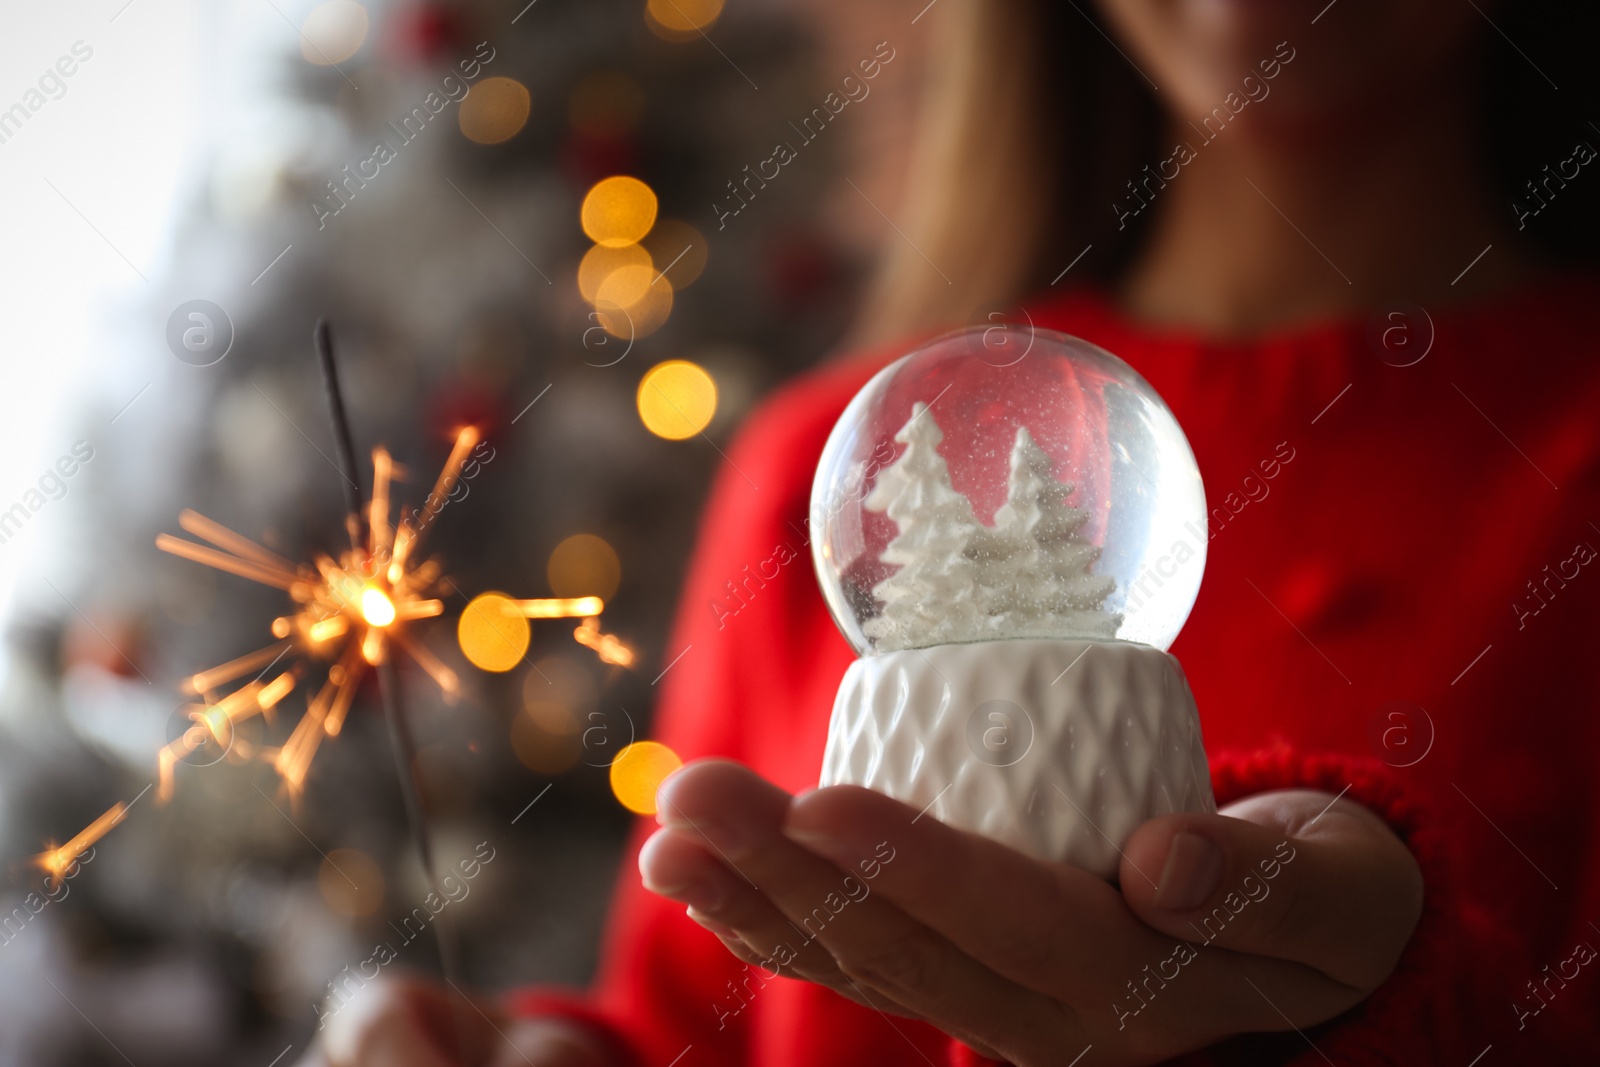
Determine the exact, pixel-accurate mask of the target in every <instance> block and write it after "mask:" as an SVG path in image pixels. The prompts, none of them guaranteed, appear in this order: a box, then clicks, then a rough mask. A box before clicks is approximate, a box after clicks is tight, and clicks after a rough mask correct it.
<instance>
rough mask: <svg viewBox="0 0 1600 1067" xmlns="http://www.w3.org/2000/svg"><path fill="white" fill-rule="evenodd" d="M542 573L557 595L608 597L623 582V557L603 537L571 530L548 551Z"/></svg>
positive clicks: (613, 593) (614, 593) (614, 592)
mask: <svg viewBox="0 0 1600 1067" xmlns="http://www.w3.org/2000/svg"><path fill="white" fill-rule="evenodd" d="M545 576H546V577H547V578H548V579H549V580H550V590H551V592H553V593H555V594H556V595H557V596H561V597H579V596H593V597H598V598H601V599H610V598H611V597H613V596H615V595H616V592H617V586H619V585H621V584H622V561H621V560H620V559H619V558H618V557H617V550H616V549H614V548H612V547H611V545H610V544H608V543H607V542H606V540H605V539H604V538H602V537H597V536H595V535H594V534H590V533H580V534H573V535H572V536H571V537H568V538H566V539H565V540H563V541H562V542H561V543H560V544H558V545H557V546H556V547H555V549H554V550H553V551H551V553H550V561H549V562H548V563H547V564H546V565H545Z"/></svg>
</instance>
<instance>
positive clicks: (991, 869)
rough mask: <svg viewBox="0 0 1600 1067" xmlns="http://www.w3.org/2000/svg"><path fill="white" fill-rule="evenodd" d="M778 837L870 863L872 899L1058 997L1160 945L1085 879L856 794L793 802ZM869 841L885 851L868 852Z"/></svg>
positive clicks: (851, 790) (1117, 900)
mask: <svg viewBox="0 0 1600 1067" xmlns="http://www.w3.org/2000/svg"><path fill="white" fill-rule="evenodd" d="M785 833H786V834H787V835H788V836H789V837H790V838H791V839H793V840H794V841H796V842H798V843H800V844H802V845H804V846H806V847H807V848H809V849H811V850H813V851H815V852H816V853H818V854H819V855H822V856H826V857H828V858H829V859H832V860H833V861H834V862H836V863H840V864H845V863H848V862H850V861H851V859H852V858H853V857H861V856H866V857H869V858H872V859H875V860H878V861H879V862H876V863H874V864H872V865H871V866H870V867H869V868H868V869H869V870H870V871H871V873H872V874H873V875H874V878H873V880H872V881H871V883H870V884H871V885H872V887H873V889H874V891H875V892H878V893H881V894H883V895H884V896H885V897H886V898H887V899H889V900H892V901H893V902H894V903H895V904H896V905H897V906H898V907H899V908H901V909H902V910H904V911H905V912H906V913H907V914H909V915H911V916H912V917H914V918H916V919H918V920H920V921H921V922H922V923H924V924H926V925H928V926H931V927H933V928H934V929H936V930H938V931H940V932H941V933H942V934H944V936H946V937H948V938H949V939H950V940H951V941H953V942H954V943H955V944H956V945H957V946H959V947H960V948H961V949H963V950H964V951H966V952H967V953H969V954H971V955H973V956H975V957H977V958H978V959H980V960H982V961H983V962H984V963H986V964H988V965H989V966H990V967H992V968H994V969H995V970H996V971H998V972H999V973H1000V974H1003V975H1005V976H1006V977H1008V978H1010V979H1011V980H1013V981H1015V982H1018V983H1021V984H1023V985H1026V986H1028V987H1030V988H1033V989H1045V990H1050V991H1051V992H1053V993H1054V994H1056V995H1057V996H1060V997H1062V998H1063V999H1066V1000H1069V1001H1074V1002H1077V1001H1081V1000H1085V999H1088V998H1091V997H1093V998H1095V999H1097V1000H1098V999H1103V996H1104V993H1105V990H1106V988H1107V978H1106V975H1107V974H1108V973H1109V974H1122V973H1136V972H1137V971H1138V969H1139V967H1140V966H1142V965H1143V964H1144V963H1145V962H1146V961H1148V960H1150V959H1152V958H1156V954H1157V953H1158V952H1162V951H1164V950H1165V949H1166V948H1168V947H1169V945H1170V941H1171V939H1170V938H1166V937H1161V936H1158V935H1157V934H1155V933H1154V932H1153V931H1151V930H1150V929H1148V928H1147V927H1146V926H1145V925H1144V924H1143V923H1140V922H1139V921H1137V920H1136V919H1135V918H1134V917H1133V916H1132V915H1130V914H1129V913H1128V909H1127V906H1126V905H1125V904H1124V903H1123V900H1122V897H1121V894H1119V893H1118V892H1117V891H1116V889H1115V888H1113V887H1112V886H1110V885H1108V884H1106V883H1105V882H1104V881H1102V880H1101V879H1099V878H1096V877H1095V876H1094V875H1091V874H1088V873H1087V872H1084V871H1080V870H1077V869H1075V868H1071V867H1066V866H1063V865H1059V864H1044V863H1040V862H1038V861H1037V860H1034V859H1032V858H1030V857H1028V856H1025V855H1023V854H1022V853H1020V852H1017V851H1016V850H1014V849H1010V848H1007V847H1006V846H1004V845H1001V844H999V843H997V842H995V841H991V840H989V839H988V838H985V837H980V836H978V835H976V834H970V833H967V832H966V831H963V830H957V829H955V828H954V827H951V826H947V825H945V824H944V823H941V822H939V821H938V820H936V819H934V818H932V817H930V816H920V817H919V816H918V815H917V813H916V812H915V811H913V810H912V809H910V808H908V807H907V806H906V805H904V804H901V803H899V802H898V801H895V800H892V799H890V798H888V797H885V796H881V795H879V794H878V793H874V792H872V791H870V790H867V789H861V788H859V787H856V786H835V787H831V788H828V789H819V790H817V791H815V792H813V793H808V794H806V795H805V796H802V797H800V798H798V799H796V800H795V802H794V805H793V806H792V808H791V810H790V813H789V817H788V820H787V823H786V825H785ZM879 842H883V843H886V845H887V846H888V849H889V850H890V851H889V852H887V853H882V852H880V853H879V854H878V855H874V849H876V848H879V845H878V843H879ZM886 856H887V857H889V862H882V860H883V859H884V858H885V857H886ZM866 873H867V871H866V870H863V875H865V874H866Z"/></svg>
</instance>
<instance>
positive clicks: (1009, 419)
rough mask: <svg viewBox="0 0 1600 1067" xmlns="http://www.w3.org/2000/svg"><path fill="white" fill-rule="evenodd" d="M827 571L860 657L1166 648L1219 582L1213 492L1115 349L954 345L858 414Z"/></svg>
mask: <svg viewBox="0 0 1600 1067" xmlns="http://www.w3.org/2000/svg"><path fill="white" fill-rule="evenodd" d="M811 528H812V531H813V535H814V536H813V538H812V555H813V559H814V561H815V563H816V567H817V574H818V577H819V579H820V581H821V584H822V589H823V593H824V595H825V597H826V598H827V601H828V606H829V608H830V609H831V610H832V612H833V617H834V619H835V620H836V621H837V622H838V624H839V627H840V629H841V630H842V631H843V632H844V635H845V637H846V638H847V639H848V640H849V641H850V643H851V644H852V645H854V646H855V649H856V651H857V652H858V653H861V654H863V655H866V654H870V653H881V652H893V651H898V650H903V649H913V648H929V647H932V646H936V645H952V644H964V643H971V642H979V641H1007V640H1014V639H1023V638H1054V639H1088V640H1121V641H1130V642H1138V643H1141V644H1145V645H1150V646H1153V647H1155V648H1158V649H1162V650H1165V649H1166V648H1167V647H1168V646H1169V645H1171V643H1172V641H1173V639H1174V638H1175V637H1176V636H1177V634H1178V630H1179V629H1180V628H1181V627H1182V626H1183V622H1184V619H1185V618H1187V616H1188V614H1189V609H1190V608H1191V607H1192V606H1193V604H1194V598H1195V594H1196V593H1197V592H1198V590H1199V587H1200V577H1201V572H1202V571H1203V570H1204V567H1205V554H1206V540H1207V538H1206V509H1205V491H1204V489H1203V487H1202V485H1201V481H1200V472H1199V469H1198V467H1197V466H1196V464H1195V459H1194V454H1193V452H1191V451H1190V449H1189V443H1188V441H1187V440H1186V439H1185V438H1184V435H1183V431H1182V430H1181V429H1180V428H1179V426H1178V423H1177V421H1176V420H1175V419H1174V418H1173V416H1172V413H1171V412H1170V411H1169V410H1167V406H1166V404H1165V403H1164V402H1163V401H1162V400H1161V398H1160V397H1159V396H1158V395H1157V394H1156V392H1155V390H1153V389H1152V388H1151V387H1150V386H1149V384H1148V383H1146V382H1145V380H1144V379H1143V378H1141V377H1140V376H1139V375H1138V374H1137V373H1136V372H1135V371H1134V370H1133V368H1131V367H1129V366H1128V365H1127V364H1126V363H1124V362H1122V360H1120V359H1118V358H1117V357H1115V356H1113V355H1111V354H1110V353H1109V352H1106V351H1105V350H1103V349H1100V348H1097V347H1095V346H1094V345H1091V344H1089V343H1088V342H1086V341H1082V340H1079V339H1078V338H1075V337H1069V336H1067V335H1065V334H1060V333H1055V332H1051V331H1046V330H1040V329H1036V328H1034V327H1032V326H1016V325H995V326H989V327H986V328H974V329H970V330H965V331H961V332H957V333H952V334H948V335H946V336H944V337H941V338H939V339H937V340H934V341H932V342H930V343H928V344H926V345H924V346H923V347H921V348H919V349H917V350H916V351H914V352H912V353H911V354H910V355H908V356H906V357H904V358H903V359H900V360H899V361H897V362H895V363H894V364H892V365H891V366H889V367H887V368H885V369H884V370H883V371H881V372H880V373H879V374H878V375H877V376H876V377H875V378H873V379H872V381H871V382H870V383H868V385H867V386H866V387H865V388H864V389H863V390H862V391H861V392H860V393H859V394H858V395H857V396H856V398H855V400H854V401H852V402H851V404H850V406H849V408H848V409H846V411H845V413H844V415H843V416H842V417H841V418H840V420H839V423H838V425H837V426H836V427H835V428H834V431H833V434H832V436H831V437H829V439H828V443H827V447H826V448H825V449H824V451H823V454H822V460H821V462H820V464H819V465H818V468H817V477H816V482H815V483H814V485H813V487H812V493H811Z"/></svg>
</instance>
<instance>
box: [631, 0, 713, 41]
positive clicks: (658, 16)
mask: <svg viewBox="0 0 1600 1067" xmlns="http://www.w3.org/2000/svg"><path fill="white" fill-rule="evenodd" d="M722 6H723V0H649V2H648V3H647V4H646V5H645V21H646V22H647V23H648V24H649V26H650V28H651V29H652V30H654V31H655V32H656V34H657V36H660V37H665V38H666V39H667V40H669V41H678V40H684V39H686V38H688V37H693V36H696V35H698V34H699V33H700V32H701V31H702V30H705V29H706V28H707V27H709V26H710V25H711V24H712V23H713V22H716V21H717V16H718V15H721V14H722Z"/></svg>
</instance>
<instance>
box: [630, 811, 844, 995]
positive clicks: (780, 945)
mask: <svg viewBox="0 0 1600 1067" xmlns="http://www.w3.org/2000/svg"><path fill="white" fill-rule="evenodd" d="M712 848H713V846H712V845H711V842H710V840H709V839H708V838H705V837H703V836H701V835H700V834H699V833H697V832H696V831H694V830H687V831H685V830H678V829H672V828H667V829H663V830H658V831H657V832H656V833H655V835H654V836H652V837H651V838H650V840H648V841H646V842H645V844H644V848H642V849H640V850H639V873H640V875H641V876H642V877H643V878H644V884H645V888H647V889H649V890H650V891H651V892H652V893H659V894H660V895H662V896H664V897H670V898H672V899H673V900H676V901H679V902H681V903H683V904H685V905H686V906H687V907H688V911H689V917H690V918H691V919H693V920H694V921H695V922H698V923H699V924H700V925H702V926H704V927H705V928H706V929H708V930H710V931H711V932H712V933H714V934H716V935H717V936H718V937H719V938H721V939H722V943H723V944H724V945H726V946H727V948H728V951H730V952H732V953H733V954H734V955H735V956H737V957H739V959H741V960H743V961H744V962H745V963H747V964H749V965H750V966H752V967H754V968H756V969H757V970H758V971H760V972H761V973H759V974H757V975H756V976H754V978H753V980H755V981H761V982H765V981H769V980H771V979H772V978H775V977H777V975H778V974H779V973H780V972H782V973H787V974H790V975H792V976H794V977H797V978H804V979H806V980H807V981H811V982H816V983H818V984H820V985H825V986H828V987H829V988H830V989H833V990H835V991H836V992H839V993H843V994H844V995H846V996H849V997H850V998H851V999H853V1000H857V1001H860V1002H861V1003H865V1001H863V1000H862V999H861V997H860V996H859V995H858V994H857V993H855V992H854V991H852V990H851V989H850V985H849V982H848V980H847V979H846V978H845V976H844V974H843V973H842V972H841V971H840V970H839V967H838V965H837V964H836V963H835V962H834V959H833V957H832V956H830V955H829V954H828V953H827V952H826V951H825V950H824V949H823V948H822V947H821V946H819V945H816V944H812V943H808V942H806V941H804V940H803V939H802V938H800V937H798V936H797V935H796V932H795V928H794V926H793V924H792V923H791V922H790V921H789V918H788V917H787V916H786V915H784V914H783V912H781V911H779V910H778V907H777V905H775V904H773V903H772V901H771V900H769V899H768V898H767V897H766V895H765V894H763V893H762V892H761V891H760V890H758V889H757V888H756V887H755V886H754V885H752V884H751V883H749V882H747V881H746V880H745V879H744V878H743V877H741V876H740V875H738V874H735V873H734V872H733V871H732V870H731V869H730V868H729V867H728V866H727V865H726V864H725V863H724V862H723V861H722V860H721V859H720V858H718V857H717V855H716V854H715V853H714V852H713V851H712Z"/></svg>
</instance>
